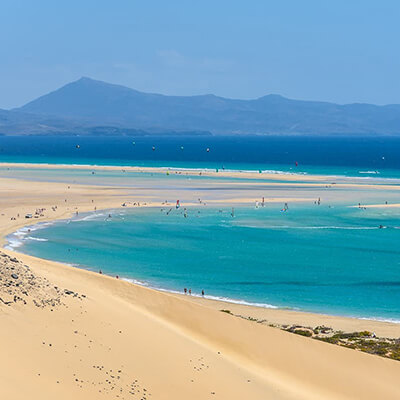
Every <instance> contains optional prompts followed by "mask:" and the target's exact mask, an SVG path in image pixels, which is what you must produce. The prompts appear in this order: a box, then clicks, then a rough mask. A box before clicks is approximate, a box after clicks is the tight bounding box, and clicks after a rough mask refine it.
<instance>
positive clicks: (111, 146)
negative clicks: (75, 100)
mask: <svg viewBox="0 0 400 400" xmlns="http://www.w3.org/2000/svg"><path fill="white" fill-rule="evenodd" d="M153 147H154V150H153ZM207 149H209V151H207ZM399 152H400V138H396V137H368V138H359V137H358V138H357V137H356V138H355V137H337V138H335V137H322V138H321V137H318V138H315V137H280V136H271V137H262V136H240V137H239V136H230V137H229V136H224V137H212V136H198V137H176V136H172V137H165V136H163V137H146V136H143V137H115V138H114V137H96V138H91V137H79V136H72V137H71V136H69V137H68V136H65V137H63V136H61V137H60V136H57V137H53V136H44V137H35V136H26V137H21V136H0V162H33V163H55V164H97V165H125V166H126V165H134V166H154V167H162V166H174V167H184V168H187V167H190V168H212V169H216V168H218V169H222V168H226V169H240V170H247V169H249V170H260V169H261V170H273V171H283V172H296V173H299V172H300V173H301V172H302V173H317V174H338V175H350V176H372V177H374V176H376V175H377V174H379V175H380V176H382V177H400V157H399V156H398V154H399ZM296 163H297V166H296Z"/></svg>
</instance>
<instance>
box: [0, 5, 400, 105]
mask: <svg viewBox="0 0 400 400" xmlns="http://www.w3.org/2000/svg"><path fill="white" fill-rule="evenodd" d="M399 20H400V1H398V0H379V1H378V0H376V1H372V0H302V1H299V0H274V1H270V0H247V1H244V0H242V1H239V0H229V1H227V0H212V1H209V0H202V1H187V0H180V1H178V0H168V1H165V0H163V1H161V0H160V1H156V0H139V1H136V0H117V1H110V0H79V1H78V0H36V1H32V0H1V1H0V108H5V109H8V108H13V107H19V106H22V105H23V104H25V103H26V102H28V101H30V100H33V99H34V98H36V97H38V96H41V95H43V94H46V93H48V92H50V91H53V90H55V89H57V88H58V87H60V86H62V85H64V84H66V83H69V82H71V81H74V80H77V79H79V78H80V77H82V76H87V77H91V78H94V79H99V80H103V81H106V82H110V83H116V84H121V85H125V86H128V87H131V88H134V89H137V90H141V91H146V92H154V93H163V94H168V95H196V94H208V93H213V94H216V95H219V96H223V97H230V98H240V99H250V98H258V97H261V96H264V95H266V94H271V93H274V94H280V95H283V96H285V97H289V98H293V99H303V100H321V101H330V102H336V103H340V104H343V103H353V102H366V103H374V104H390V103H400V79H399V75H400V51H399V39H400V23H399Z"/></svg>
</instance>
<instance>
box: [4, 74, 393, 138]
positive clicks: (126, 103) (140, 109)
mask: <svg viewBox="0 0 400 400" xmlns="http://www.w3.org/2000/svg"><path fill="white" fill-rule="evenodd" d="M0 134H3V135H12V134H14V135H23V134H30V135H32V134H68V135H149V134H181V135H184V134H192V135H207V134H208V135H209V134H212V135H241V134H257V135H360V136H361V135H363V136H366V135H398V134H400V105H397V104H393V105H386V106H377V105H372V104H359V103H356V104H346V105H339V104H334V103H328V102H317V101H300V100H291V99H287V98H285V97H282V96H279V95H273V94H270V95H267V96H264V97H260V98H258V99H254V100H236V99H227V98H223V97H218V96H214V95H200V96H165V95H161V94H152V93H143V92H139V91H137V90H134V89H130V88H127V87H124V86H120V85H114V84H109V83H106V82H101V81H97V80H93V79H90V78H81V79H79V80H77V81H75V82H72V83H69V84H67V85H65V86H63V87H61V88H59V89H57V90H55V91H54V92H51V93H48V94H46V95H44V96H41V97H39V98H37V99H35V100H33V101H31V102H29V103H27V104H25V105H24V106H22V107H20V108H16V109H12V110H1V109H0Z"/></svg>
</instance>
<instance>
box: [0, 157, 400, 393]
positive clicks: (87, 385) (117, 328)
mask: <svg viewBox="0 0 400 400" xmlns="http://www.w3.org/2000/svg"><path fill="white" fill-rule="evenodd" d="M2 166H4V167H7V168H10V169H12V168H15V167H17V166H16V165H14V164H2ZM18 167H25V168H29V167H30V166H29V165H25V166H22V165H20V164H18ZM40 168H43V169H46V168H50V166H46V165H42V166H40ZM51 168H54V169H56V168H65V167H64V166H63V167H60V166H51ZM74 168H75V169H78V168H79V169H87V170H93V169H96V170H102V169H104V170H107V169H111V168H115V169H119V170H121V168H122V167H99V166H97V167H93V166H86V167H82V166H79V167H76V166H69V167H68V169H70V170H72V171H73V170H74ZM124 168H125V167H124ZM131 168H133V167H131ZM126 169H127V170H128V167H126ZM135 171H137V172H140V171H146V172H149V169H148V168H147V169H144V168H137V169H135ZM168 171H169V172H170V173H175V172H176V173H182V171H181V170H179V171H178V170H177V171H173V170H171V169H168ZM152 172H155V171H154V170H153V171H152ZM163 172H164V174H163V175H165V173H166V172H167V170H166V171H163ZM205 174H208V175H209V176H212V175H213V174H215V173H212V172H206V173H205ZM218 174H219V173H218ZM226 174H228V173H226ZM230 174H231V175H227V178H229V177H238V176H239V177H241V178H244V179H245V178H254V176H257V175H258V174H256V173H243V174H241V173H230ZM270 175H271V176H268V179H271V180H274V179H279V180H280V181H282V180H287V184H286V185H283V186H282V187H278V186H277V185H274V186H273V188H271V189H270V191H269V192H268V201H269V202H271V203H273V204H275V203H283V202H286V201H290V202H293V201H298V202H301V203H310V204H312V203H313V202H314V201H315V199H317V198H318V197H320V196H321V197H322V198H323V201H324V202H332V204H334V203H335V202H338V201H343V198H346V199H347V201H348V202H350V203H352V204H354V205H356V204H358V202H360V201H361V200H360V198H359V197H360V192H359V191H358V189H360V188H361V189H362V190H363V196H365V193H368V199H369V201H370V204H372V205H379V204H384V199H388V200H389V202H390V203H392V204H393V205H394V204H397V203H395V201H394V199H395V198H396V196H398V190H399V187H398V186H396V185H393V184H387V185H384V184H382V183H379V184H371V182H369V181H366V182H365V183H363V182H362V181H359V180H355V181H351V180H346V182H341V183H340V184H339V183H337V184H335V185H333V187H332V186H330V187H327V182H329V180H330V179H331V177H322V176H321V177H310V176H307V178H306V180H305V181H304V184H309V183H310V182H312V183H314V184H316V185H314V186H313V187H311V188H309V187H308V188H307V190H304V189H302V188H301V187H300V188H297V189H296V191H295V193H294V192H293V190H292V189H293V188H291V184H293V185H295V184H296V185H297V184H298V183H297V181H299V180H300V183H302V182H301V177H299V176H298V175H296V176H295V175H284V176H282V175H279V176H278V177H277V176H276V174H270ZM257 177H258V176H257ZM205 179H207V178H206V177H205ZM294 181H296V182H294ZM338 182H339V180H338ZM189 184H191V183H190V182H189V183H187V185H189ZM206 184H209V185H214V188H215V186H216V185H217V186H218V185H219V184H216V183H213V182H207V181H205V183H204V185H206ZM249 184H250V183H249ZM272 184H274V183H273V182H272V183H271V185H272ZM224 185H226V184H225V183H224V184H220V186H219V187H217V188H216V190H213V191H212V194H210V195H209V197H208V198H204V199H203V200H204V201H206V202H207V203H208V204H226V205H230V204H235V205H236V204H245V205H249V204H254V202H255V201H257V200H259V199H260V198H261V196H262V191H261V189H254V190H252V191H251V193H249V192H248V191H247V190H246V185H244V186H243V188H238V189H235V190H230V191H229V192H228V193H227V192H226V191H224V190H223V187H224ZM340 186H341V187H340ZM186 189H187V187H185V188H184V187H183V186H182V188H181V187H174V188H168V187H166V188H164V189H160V188H159V187H158V188H157V189H151V188H150V189H146V190H142V189H140V188H138V187H135V186H134V185H133V186H107V185H89V184H73V183H71V184H66V183H64V182H49V181H47V182H45V181H39V180H35V179H30V180H29V181H27V180H23V179H15V178H12V177H10V178H5V177H1V178H0V194H1V196H0V238H1V242H2V245H4V244H5V243H6V240H5V237H6V235H8V234H10V233H11V232H14V231H16V230H17V229H19V228H21V227H22V226H25V225H31V224H34V223H38V222H44V221H49V220H54V219H64V218H69V217H70V216H72V215H74V214H76V213H77V212H78V213H83V212H92V211H93V212H94V211H98V210H103V209H118V208H122V207H124V208H135V207H139V204H140V207H143V206H147V207H149V206H154V207H159V206H161V205H162V204H164V203H165V201H166V199H168V200H169V201H170V202H171V203H170V204H173V201H174V200H175V199H177V198H180V199H181V200H182V201H184V202H185V204H186V205H187V206H190V205H191V204H194V203H195V201H196V199H197V198H198V197H199V196H200V195H201V196H203V193H204V192H197V191H196V190H186ZM377 189H379V191H378V190H377ZM392 199H393V201H391V200H392ZM36 211H37V213H36ZM26 214H32V215H33V218H29V219H26V218H25V215H26ZM35 214H36V215H35ZM35 216H37V218H35ZM0 277H1V279H2V280H1V281H0V300H1V301H0V321H1V329H0V343H1V353H2V361H3V362H2V363H0V397H1V398H5V399H10V400H14V399H27V398H30V399H41V400H42V399H54V398H57V399H70V398H75V399H82V400H83V399H85V400H87V399H102V398H104V399H117V398H118V399H143V400H144V399H189V398H190V399H199V400H200V399H312V400H313V399H398V398H400V384H399V381H398V377H399V376H400V362H399V361H394V360H390V359H387V358H384V357H379V356H376V355H371V354H366V353H363V352H360V351H357V350H353V349H349V348H344V347H341V346H337V345H332V344H329V343H324V342H321V341H318V340H313V339H311V338H308V337H303V336H300V335H295V334H292V333H289V332H285V331H283V330H282V329H279V328H277V327H272V326H270V325H296V324H297V325H301V326H310V327H315V326H318V325H325V326H330V327H332V328H334V329H335V330H342V331H345V332H352V331H364V330H368V331H372V332H375V333H376V335H378V336H382V337H388V338H399V337H400V324H394V323H389V322H379V321H371V320H362V319H353V318H344V317H335V316H326V315H319V314H312V313H304V312H295V311H288V310H280V309H265V308H256V307H250V306H244V305H239V304H233V303H224V302H220V301H214V300H208V299H202V298H196V297H190V296H184V295H177V294H171V293H166V292H160V291H155V290H152V289H148V288H146V287H142V286H138V285H134V284H132V283H129V282H126V281H123V280H118V279H115V278H112V277H108V276H105V275H100V274H98V273H94V272H90V271H85V270H82V269H78V268H74V267H71V266H68V265H63V264H59V263H56V262H52V261H47V260H42V259H39V258H35V257H32V256H28V255H24V254H20V253H18V252H15V251H11V250H6V249H3V250H1V251H0ZM222 309H224V310H227V309H228V310H229V311H230V313H226V312H221V310H222ZM252 319H253V320H252ZM255 320H265V321H266V323H257V322H255Z"/></svg>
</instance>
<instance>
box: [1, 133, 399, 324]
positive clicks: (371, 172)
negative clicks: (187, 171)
mask: <svg viewBox="0 0 400 400" xmlns="http://www.w3.org/2000/svg"><path fill="white" fill-rule="evenodd" d="M77 145H79V148H78V147H77ZM153 146H154V147H155V149H154V150H153V149H152V147H153ZM0 147H1V152H0V161H14V162H46V163H50V162H54V163H68V164H101V165H105V164H110V165H146V166H178V167H192V168H222V166H224V167H225V168H229V169H235V170H237V169H255V170H258V169H261V170H275V171H281V172H299V173H306V174H314V173H318V174H321V173H330V174H335V175H350V176H363V177H367V178H370V179H374V178H376V177H383V178H389V177H391V178H400V157H399V156H398V155H399V154H400V139H396V138H369V139H366V138H364V139H363V138H358V139H356V138H337V139H334V138H319V139H315V138H278V137H272V138H261V137H248V138H227V137H225V138H210V137H197V138H176V137H175V138H148V137H144V138H143V137H142V138H126V137H125V138H118V139H115V138H97V139H90V138H80V137H72V138H71V137H70V138H57V139H55V138H31V137H28V138H16V137H15V138H6V137H0ZM182 147H183V149H182ZM207 148H208V149H209V150H210V151H209V152H207V151H206V149H207ZM296 161H297V162H298V166H297V167H296V166H295V162H296ZM32 171H34V170H32ZM32 171H30V170H23V171H17V172H16V173H18V174H20V176H22V177H23V174H25V175H26V177H28V178H35V176H36V178H35V179H38V178H37V176H38V175H35V174H36V172H32ZM0 172H1V171H0ZM2 173H3V172H1V173H0V174H2ZM49 173H52V174H54V179H55V180H57V179H61V180H62V174H71V171H66V170H59V171H57V170H53V172H47V174H49ZM21 174H22V175H21ZM57 174H58V175H57ZM56 175H57V176H56ZM96 176H97V175H96ZM107 179H117V176H111V175H110V176H108V177H107ZM176 179H178V178H176ZM196 179H201V178H200V177H198V178H196ZM399 200H400V199H399ZM111 213H112V217H111V218H108V217H107V216H108V212H106V213H102V212H99V213H97V214H88V215H86V216H79V217H77V218H74V219H71V220H69V221H59V222H56V223H53V224H49V225H39V226H35V227H33V228H31V231H28V230H27V228H23V229H22V230H20V231H19V232H17V234H16V235H12V236H11V237H10V241H11V242H12V244H13V245H14V246H20V247H19V250H21V251H23V252H26V253H29V254H33V255H37V256H40V257H44V258H49V259H54V260H58V261H62V262H66V263H70V264H76V265H79V266H81V267H84V268H88V269H91V270H95V271H97V270H99V269H102V271H103V272H104V273H107V274H110V275H119V276H121V277H124V278H127V279H131V280H133V281H138V282H140V283H142V284H145V285H149V286H152V287H157V288H162V289H166V290H172V291H182V290H183V288H184V287H187V288H191V289H192V291H193V293H194V294H199V293H200V292H201V290H205V292H206V295H207V296H210V297H218V298H226V299H230V300H233V301H239V302H246V303H252V304H258V305H263V306H266V307H283V308H285V307H287V308H291V309H300V310H305V311H313V312H321V313H328V314H338V315H348V316H357V317H365V318H378V319H388V320H396V321H399V322H400V247H399V245H398V244H399V243H400V211H399V209H397V208H387V209H373V208H372V209H367V210H360V209H358V208H349V207H347V205H345V204H335V205H334V206H333V207H328V205H325V204H321V206H315V205H314V206H310V205H308V206H306V205H296V204H294V205H291V207H290V209H289V210H288V211H287V212H281V210H280V206H273V205H269V206H268V207H260V208H258V209H255V208H253V207H252V208H250V207H237V208H235V213H234V217H232V215H231V209H230V208H229V207H223V206H221V208H213V207H205V208H204V207H203V208H201V207H200V208H196V207H194V208H190V209H189V210H188V215H187V218H185V217H184V216H183V210H182V209H179V210H175V209H173V211H172V212H171V213H170V214H169V215H167V214H166V210H162V209H160V208H154V209H134V210H123V211H121V210H118V211H112V212H111ZM380 225H382V226H383V227H384V229H380V228H379V226H380Z"/></svg>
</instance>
